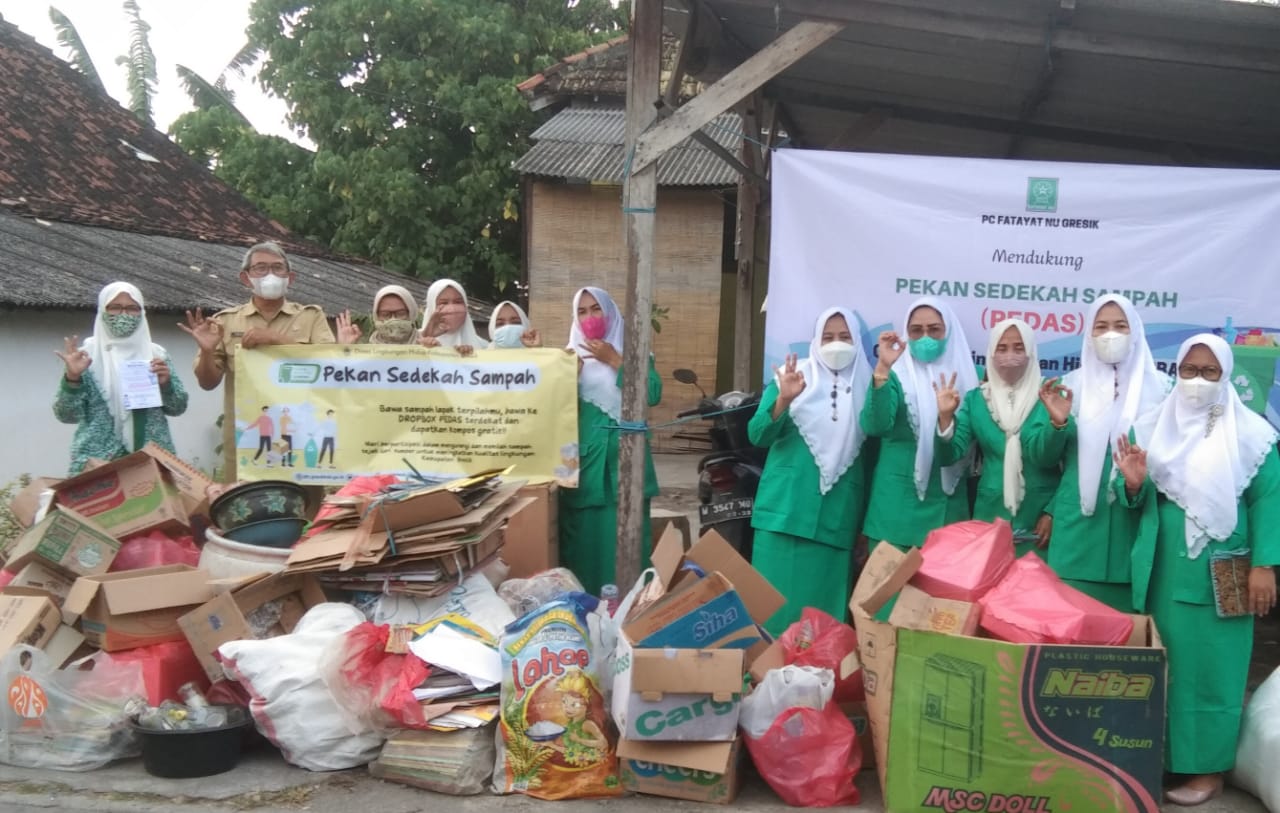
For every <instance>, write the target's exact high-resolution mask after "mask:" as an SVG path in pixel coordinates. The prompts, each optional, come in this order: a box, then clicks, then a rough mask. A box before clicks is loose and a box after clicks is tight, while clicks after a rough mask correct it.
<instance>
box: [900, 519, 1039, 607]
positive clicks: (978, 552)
mask: <svg viewBox="0 0 1280 813" xmlns="http://www.w3.org/2000/svg"><path fill="white" fill-rule="evenodd" d="M920 553H921V555H922V556H923V557H924V564H922V565H921V566H920V570H918V571H917V572H916V575H915V576H913V577H912V579H911V583H912V584H913V585H914V586H916V587H918V588H920V589H921V590H923V591H925V592H926V593H928V594H929V595H931V596H933V597H934V598H946V599H952V600H954V601H977V600H978V599H980V598H982V596H983V595H985V594H986V592H987V591H988V590H990V589H991V588H993V587H995V586H996V585H997V584H999V583H1000V580H1001V579H1002V578H1004V574H1005V572H1006V571H1008V570H1009V567H1010V565H1012V564H1013V561H1014V559H1016V558H1017V554H1016V553H1015V552H1014V549H1013V528H1012V526H1010V525H1009V523H1008V522H1007V521H1005V520H1003V519H997V520H996V521H995V522H982V521H980V520H976V519H975V520H968V521H966V522H955V523H952V524H951V525H946V526H943V527H941V528H937V529H935V530H932V531H930V532H929V535H928V536H927V537H925V540H924V547H923V548H922V549H921V550H920Z"/></svg>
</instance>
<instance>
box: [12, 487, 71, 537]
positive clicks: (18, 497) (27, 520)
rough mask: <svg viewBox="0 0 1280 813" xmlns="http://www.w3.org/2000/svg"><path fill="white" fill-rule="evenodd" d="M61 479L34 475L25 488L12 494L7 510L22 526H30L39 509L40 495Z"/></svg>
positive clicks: (33, 522)
mask: <svg viewBox="0 0 1280 813" xmlns="http://www.w3.org/2000/svg"><path fill="white" fill-rule="evenodd" d="M61 482H62V479H61V478H58V477H36V478H33V479H32V480H31V482H30V483H29V484H28V485H27V487H26V488H24V489H22V490H21V491H19V492H18V493H17V494H15V495H13V499H12V500H10V501H9V510H10V511H12V512H13V516H14V518H16V519H17V520H18V524H19V525H21V526H22V527H23V528H30V527H31V526H32V525H34V524H35V522H36V512H37V511H39V510H40V495H41V494H43V493H44V492H45V490H46V489H50V488H53V487H54V486H56V485H57V484H58V483H61Z"/></svg>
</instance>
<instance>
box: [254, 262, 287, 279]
mask: <svg viewBox="0 0 1280 813" xmlns="http://www.w3.org/2000/svg"><path fill="white" fill-rule="evenodd" d="M287 271H288V266H286V265H285V264H284V263H254V264H253V265H251V266H249V276H251V277H265V276H266V275H267V274H275V275H276V276H277V277H283V276H284V275H285V273H286V272H287Z"/></svg>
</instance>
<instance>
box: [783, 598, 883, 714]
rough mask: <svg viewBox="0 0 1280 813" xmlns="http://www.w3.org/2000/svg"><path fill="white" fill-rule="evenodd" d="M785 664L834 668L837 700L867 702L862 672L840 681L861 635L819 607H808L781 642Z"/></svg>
mask: <svg viewBox="0 0 1280 813" xmlns="http://www.w3.org/2000/svg"><path fill="white" fill-rule="evenodd" d="M778 642H779V643H780V644H781V645H782V654H783V663H785V664H787V665H792V664H794V665H796V666H817V667H819V668H822V669H830V670H831V671H832V673H833V674H834V675H835V676H836V691H835V700H836V702H837V703H853V702H860V701H863V700H866V699H867V695H866V691H865V690H864V689H863V686H862V669H861V667H859V668H858V669H857V670H856V671H855V672H853V673H852V674H850V675H847V676H846V677H845V678H844V679H843V680H842V679H841V678H840V663H841V661H843V660H844V659H845V658H846V657H848V655H849V653H850V652H856V651H857V649H858V633H856V632H854V631H853V627H851V626H849V625H848V624H841V623H840V622H839V621H837V620H835V618H833V617H832V616H831V615H829V614H827V613H825V612H823V611H822V610H819V609H818V608H817V607H805V608H804V609H803V610H801V612H800V620H799V621H797V622H796V623H794V624H792V625H791V626H789V627H787V631H786V632H784V633H782V637H781V638H779V639H778Z"/></svg>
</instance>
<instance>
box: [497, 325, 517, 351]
mask: <svg viewBox="0 0 1280 813" xmlns="http://www.w3.org/2000/svg"><path fill="white" fill-rule="evenodd" d="M523 336H524V325H520V324H516V325H503V326H502V327H500V328H498V329H497V330H495V331H493V346H494V347H505V348H509V349H513V348H520V347H524V343H523V342H521V341H520V339H521V337H523Z"/></svg>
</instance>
